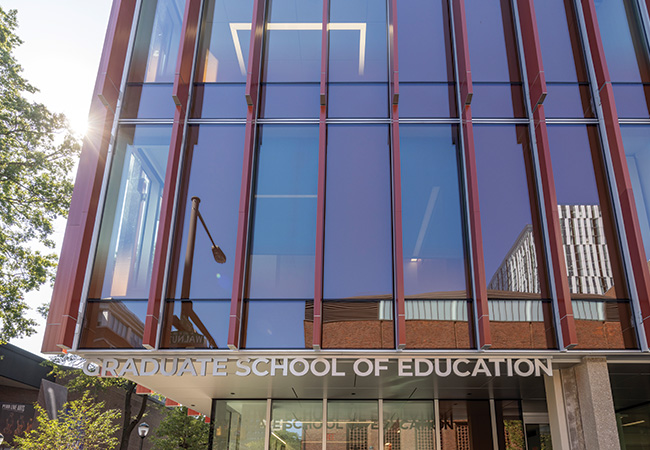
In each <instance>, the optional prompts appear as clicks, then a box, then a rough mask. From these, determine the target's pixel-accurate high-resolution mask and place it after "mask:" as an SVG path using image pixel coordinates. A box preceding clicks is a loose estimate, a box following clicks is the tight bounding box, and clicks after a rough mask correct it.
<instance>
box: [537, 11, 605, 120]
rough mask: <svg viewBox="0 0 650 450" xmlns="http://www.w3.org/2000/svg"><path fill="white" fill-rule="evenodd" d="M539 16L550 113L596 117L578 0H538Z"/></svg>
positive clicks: (540, 41) (549, 114)
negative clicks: (575, 2) (577, 10)
mask: <svg viewBox="0 0 650 450" xmlns="http://www.w3.org/2000/svg"><path fill="white" fill-rule="evenodd" d="M535 16H536V18H537V30H538V33H539V43H540V47H541V50H542V59H543V64H544V76H545V78H546V87H547V90H548V95H547V97H546V99H545V100H544V110H545V112H546V117H594V112H593V108H592V106H591V94H590V92H589V76H588V74H587V70H586V67H585V62H584V55H583V51H582V43H581V41H580V31H579V27H578V23H577V20H576V15H575V9H574V2H573V1H571V0H536V1H535Z"/></svg>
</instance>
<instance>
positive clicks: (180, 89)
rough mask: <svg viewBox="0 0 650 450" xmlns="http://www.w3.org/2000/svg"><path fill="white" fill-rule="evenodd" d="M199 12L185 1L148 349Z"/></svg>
mask: <svg viewBox="0 0 650 450" xmlns="http://www.w3.org/2000/svg"><path fill="white" fill-rule="evenodd" d="M200 10H201V0H187V2H186V3H185V11H184V14H183V27H182V29H181V42H180V46H179V49H178V59H177V61H176V72H175V74H174V87H173V94H172V96H173V99H174V102H175V103H176V110H175V112H174V123H173V125H172V136H171V142H170V144H169V155H168V156H167V170H166V172H165V185H164V188H163V196H162V201H161V205H160V221H159V224H158V235H157V236H156V253H155V255H154V260H153V267H152V271H151V285H150V288H149V301H148V303H147V318H146V320H145V325H144V336H143V339H142V345H143V346H144V347H146V348H150V349H151V348H155V346H156V336H157V334H158V324H159V323H160V305H161V302H162V301H163V297H164V296H165V292H164V280H165V270H166V268H167V258H168V257H169V255H168V254H167V253H168V252H167V249H168V247H169V240H170V239H171V229H172V226H173V223H174V200H175V198H176V190H177V183H176V177H177V174H178V168H179V164H180V160H181V155H182V153H183V131H184V127H185V115H186V111H187V108H188V105H187V101H188V97H189V90H190V87H191V84H192V80H191V79H190V78H191V73H192V65H193V63H194V50H195V46H196V33H197V29H198V23H199V12H200Z"/></svg>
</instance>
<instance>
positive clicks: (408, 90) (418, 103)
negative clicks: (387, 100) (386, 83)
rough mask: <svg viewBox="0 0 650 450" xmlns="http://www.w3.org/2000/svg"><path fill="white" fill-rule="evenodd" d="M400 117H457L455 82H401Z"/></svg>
mask: <svg viewBox="0 0 650 450" xmlns="http://www.w3.org/2000/svg"><path fill="white" fill-rule="evenodd" d="M399 114H400V117H456V116H458V111H457V109H456V88H455V86H454V84H453V83H435V84H434V83H407V82H403V81H401V80H400V83H399Z"/></svg>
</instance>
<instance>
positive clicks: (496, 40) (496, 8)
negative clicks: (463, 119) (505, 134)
mask: <svg viewBox="0 0 650 450" xmlns="http://www.w3.org/2000/svg"><path fill="white" fill-rule="evenodd" d="M465 13H466V15H467V40H468V44H469V54H470V64H471V70H472V83H473V87H474V96H473V97H472V114H473V116H474V117H524V116H525V110H524V103H523V90H522V89H523V88H522V83H521V73H520V69H519V57H518V56H517V41H516V39H515V30H514V25H513V17H512V9H511V4H510V0H498V1H497V0H491V1H485V0H466V1H465Z"/></svg>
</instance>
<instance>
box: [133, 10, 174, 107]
mask: <svg viewBox="0 0 650 450" xmlns="http://www.w3.org/2000/svg"><path fill="white" fill-rule="evenodd" d="M184 10H185V0H144V1H143V2H142V6H141V10H140V15H139V21H138V27H137V31H136V36H135V44H134V46H133V54H132V56H131V65H130V67H129V76H128V79H127V88H126V92H125V94H124V105H123V107H122V116H123V117H126V118H135V117H137V118H171V117H173V116H174V102H173V100H172V85H173V82H174V73H175V71H176V59H177V58H178V48H179V45H180V40H181V29H182V25H183V13H184Z"/></svg>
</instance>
